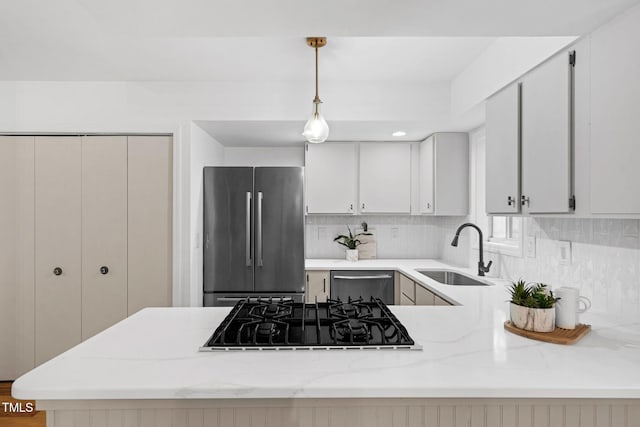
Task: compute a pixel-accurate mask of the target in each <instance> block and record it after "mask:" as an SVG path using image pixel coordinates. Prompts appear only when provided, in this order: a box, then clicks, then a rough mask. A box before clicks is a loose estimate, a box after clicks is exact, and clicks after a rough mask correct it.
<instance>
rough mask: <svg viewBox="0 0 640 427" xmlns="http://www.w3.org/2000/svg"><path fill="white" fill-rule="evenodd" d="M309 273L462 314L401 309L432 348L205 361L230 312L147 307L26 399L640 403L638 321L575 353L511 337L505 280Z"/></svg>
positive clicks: (18, 385) (44, 370)
mask: <svg viewBox="0 0 640 427" xmlns="http://www.w3.org/2000/svg"><path fill="white" fill-rule="evenodd" d="M307 265H308V268H309V269H338V268H340V269H343V268H344V269H353V268H367V269H369V268H372V269H373V268H379V269H384V268H389V269H397V270H399V271H401V272H402V273H404V274H406V275H408V276H411V277H412V278H414V279H416V280H419V281H421V283H422V284H424V285H426V286H427V287H429V288H431V289H432V290H434V291H436V292H438V293H440V294H442V295H443V296H446V297H448V299H450V300H455V301H456V302H457V303H459V304H461V305H459V306H452V307H447V306H433V307H407V306H392V307H391V309H392V311H393V312H394V313H395V314H396V316H397V317H398V318H399V319H400V320H401V321H402V323H403V324H404V325H405V326H406V327H407V330H408V331H409V333H410V334H411V336H412V337H413V339H414V340H415V341H416V342H417V343H418V344H420V345H422V346H423V350H422V351H411V350H402V351H389V350H386V351H375V350H365V351H344V350H342V351H340V350H329V351H328V350H322V351H273V352H271V351H268V352H256V351H247V352H209V353H201V352H198V347H199V346H200V345H202V344H203V343H204V342H205V341H206V339H207V338H208V337H209V336H210V335H211V334H212V332H213V330H214V329H215V328H216V327H217V325H218V324H219V323H220V322H221V321H222V319H223V318H224V317H225V316H226V314H227V313H228V312H229V310H230V309H229V308H152V309H145V310H142V311H141V312H139V313H137V314H135V315H134V316H132V317H130V318H128V319H126V320H124V321H122V322H120V323H118V324H117V325H115V326H113V327H111V328H109V329H108V330H106V331H104V332H103V333H101V334H99V335H97V336H95V337H93V338H91V339H89V340H87V341H85V342H84V343H82V344H80V345H78V346H76V347H75V348H73V349H71V350H69V351H67V352H66V353H64V354H62V355H60V356H58V357H56V358H54V359H53V360H51V361H49V362H47V363H45V364H43V365H41V366H40V367H38V368H36V369H34V370H33V371H31V372H29V373H27V374H25V375H24V376H22V377H21V378H19V379H18V380H17V381H16V382H15V383H14V385H13V394H14V396H15V397H17V398H22V399H37V400H66V399H72V400H75V399H200V398H206V399H209V398H214V399H225V398H231V399H238V398H324V397H331V398H339V397H349V398H375V397H446V398H474V397H478V398H483V397H484V398H550V397H561V398H640V324H637V323H636V324H624V323H622V322H619V321H616V320H615V319H612V318H611V317H608V316H606V315H602V314H598V313H587V314H585V315H583V318H582V319H581V320H582V321H583V322H586V323H590V324H592V325H593V330H592V332H591V333H590V334H589V335H587V336H586V337H585V338H583V339H582V340H581V341H580V342H578V343H577V344H575V345H572V346H562V345H555V344H547V343H542V342H538V341H532V340H528V339H526V338H522V337H519V336H516V335H513V334H511V333H509V332H506V331H505V330H504V329H503V322H504V321H505V320H506V319H507V309H508V304H507V303H506V300H507V293H506V291H505V289H504V286H505V285H506V282H504V281H500V280H496V279H488V280H490V281H491V282H492V283H494V284H495V285H494V286H486V287H469V286H466V287H453V286H447V285H440V284H438V283H437V282H435V281H433V280H431V279H428V278H426V277H425V276H422V275H421V274H420V273H418V272H417V271H416V270H415V269H416V268H441V267H446V268H454V269H456V270H464V271H466V272H471V273H472V271H471V270H465V269H459V268H455V267H450V266H447V265H445V264H442V263H440V262H438V261H431V260H373V261H360V262H357V263H347V262H346V261H336V260H310V261H308V264H307Z"/></svg>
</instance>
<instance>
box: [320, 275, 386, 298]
mask: <svg viewBox="0 0 640 427" xmlns="http://www.w3.org/2000/svg"><path fill="white" fill-rule="evenodd" d="M331 298H332V299H341V300H343V301H346V300H348V299H349V298H364V299H367V300H368V299H369V298H379V299H380V300H381V301H382V302H383V303H385V304H394V298H393V271H386V270H382V271H381V270H351V271H336V270H334V271H331Z"/></svg>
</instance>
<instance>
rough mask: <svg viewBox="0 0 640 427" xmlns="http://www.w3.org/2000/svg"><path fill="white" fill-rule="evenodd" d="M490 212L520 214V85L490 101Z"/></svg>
mask: <svg viewBox="0 0 640 427" xmlns="http://www.w3.org/2000/svg"><path fill="white" fill-rule="evenodd" d="M486 208H487V213H517V212H520V84H519V83H515V84H512V85H511V86H507V87H506V88H505V89H503V90H501V91H500V92H498V93H497V94H495V95H494V96H492V97H491V98H489V99H488V100H487V108H486Z"/></svg>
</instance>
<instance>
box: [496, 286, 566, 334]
mask: <svg viewBox="0 0 640 427" xmlns="http://www.w3.org/2000/svg"><path fill="white" fill-rule="evenodd" d="M507 291H508V292H509V293H510V294H511V301H510V302H511V305H510V310H509V311H510V316H511V323H513V324H514V326H516V327H517V328H520V329H525V330H529V331H536V332H552V331H553V330H554V329H555V303H556V302H557V301H558V300H559V298H556V297H554V296H553V292H552V291H551V289H550V288H549V287H548V286H547V285H545V284H544V283H530V284H527V283H526V282H525V281H524V280H522V279H521V280H518V281H517V282H513V283H512V284H511V286H509V287H508V288H507Z"/></svg>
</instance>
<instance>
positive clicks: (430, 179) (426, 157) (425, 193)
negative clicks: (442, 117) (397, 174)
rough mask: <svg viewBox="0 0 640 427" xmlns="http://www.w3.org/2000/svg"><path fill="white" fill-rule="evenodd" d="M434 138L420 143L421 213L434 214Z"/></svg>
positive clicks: (431, 137)
mask: <svg viewBox="0 0 640 427" xmlns="http://www.w3.org/2000/svg"><path fill="white" fill-rule="evenodd" d="M434 147H435V142H434V137H433V136H430V137H429V138H427V139H425V140H424V141H422V142H421V143H420V213H423V214H432V213H433V212H434V209H435V208H434V206H435V203H434V202H433V199H434V188H433V187H434V178H435V177H434V175H435V168H434Z"/></svg>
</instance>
